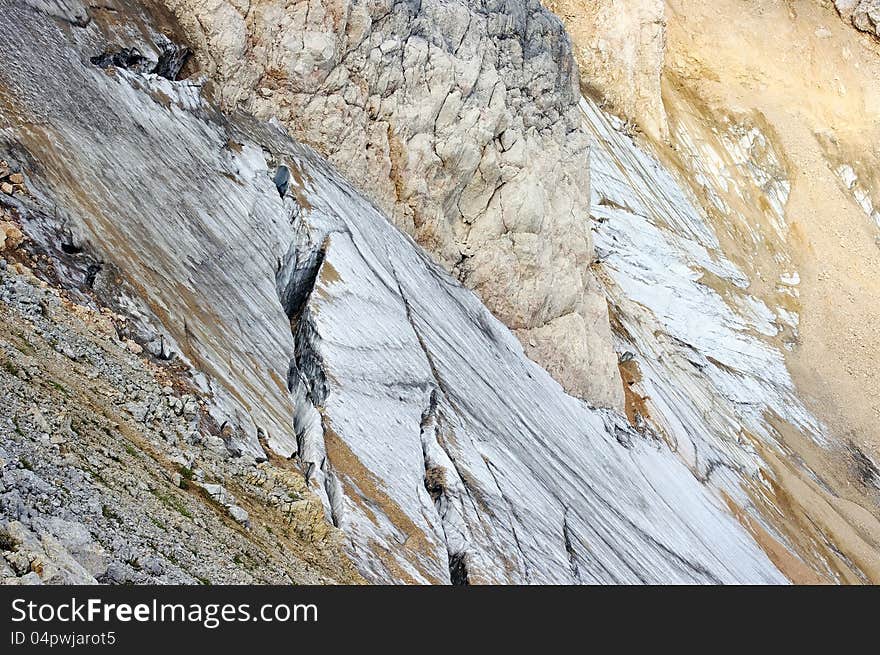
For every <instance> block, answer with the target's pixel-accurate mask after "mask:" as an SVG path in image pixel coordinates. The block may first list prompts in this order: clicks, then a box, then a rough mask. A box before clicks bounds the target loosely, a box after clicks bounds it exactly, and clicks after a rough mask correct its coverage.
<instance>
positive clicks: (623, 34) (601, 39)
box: [544, 0, 668, 140]
mask: <svg viewBox="0 0 880 655" xmlns="http://www.w3.org/2000/svg"><path fill="white" fill-rule="evenodd" d="M544 4H545V5H546V7H547V8H548V9H550V10H551V11H553V12H554V13H555V14H556V15H557V16H559V17H560V18H561V19H562V21H563V22H564V23H565V27H566V29H567V30H568V31H569V33H570V34H571V35H572V40H573V42H574V52H575V55H576V57H577V62H578V65H579V67H580V72H581V84H582V85H583V87H584V91H585V92H586V93H587V94H589V95H591V96H593V97H595V98H596V99H601V101H602V102H603V103H604V104H606V107H607V109H609V110H611V111H613V112H615V113H616V114H617V115H618V116H620V117H621V118H623V119H624V120H628V121H631V122H632V123H634V124H635V125H637V126H638V127H640V128H641V129H642V130H644V131H645V132H646V133H647V134H648V135H649V136H651V137H652V138H654V139H660V140H662V139H665V138H666V137H667V136H668V126H667V124H666V111H665V109H664V108H663V100H662V98H661V94H660V77H661V73H662V71H663V56H664V54H665V46H666V15H665V2H664V0H627V1H625V2H621V1H620V0H544Z"/></svg>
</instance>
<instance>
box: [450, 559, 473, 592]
mask: <svg viewBox="0 0 880 655" xmlns="http://www.w3.org/2000/svg"><path fill="white" fill-rule="evenodd" d="M467 559H468V557H467V553H455V554H454V555H450V556H449V579H450V581H451V582H452V584H453V585H454V586H468V585H470V579H469V578H468V564H467Z"/></svg>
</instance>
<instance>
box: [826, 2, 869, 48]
mask: <svg viewBox="0 0 880 655" xmlns="http://www.w3.org/2000/svg"><path fill="white" fill-rule="evenodd" d="M834 6H835V7H837V11H838V12H839V13H840V15H841V17H842V18H844V19H846V20H848V21H850V22H851V23H852V25H853V27H855V28H856V29H857V30H859V31H861V32H867V33H868V34H870V35H872V36H875V37H877V38H878V39H880V0H835V2H834Z"/></svg>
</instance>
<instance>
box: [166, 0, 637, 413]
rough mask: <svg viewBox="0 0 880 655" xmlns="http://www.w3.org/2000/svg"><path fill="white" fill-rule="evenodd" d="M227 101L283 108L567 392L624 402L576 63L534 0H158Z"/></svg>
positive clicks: (284, 118)
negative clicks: (596, 257) (163, 0)
mask: <svg viewBox="0 0 880 655" xmlns="http://www.w3.org/2000/svg"><path fill="white" fill-rule="evenodd" d="M167 4H168V5H169V6H170V7H171V8H172V9H173V10H174V11H175V13H176V14H177V16H178V17H179V18H180V20H181V23H182V24H183V25H184V26H185V27H186V28H187V32H188V37H189V39H190V41H191V42H192V43H193V44H194V45H195V49H196V56H197V58H198V59H199V61H200V64H201V66H202V68H203V70H205V71H206V72H207V73H208V74H210V76H211V78H212V80H213V81H214V82H215V92H216V94H217V97H218V99H219V100H220V103H221V105H222V106H223V107H225V108H239V107H242V108H245V109H247V110H248V111H251V112H253V113H255V114H256V115H257V116H258V117H261V118H269V117H276V118H278V119H279V120H280V121H281V122H282V123H283V124H284V125H285V126H287V127H288V128H289V129H290V130H291V132H292V134H293V135H294V136H295V137H297V138H298V139H300V140H301V141H303V142H304V143H307V144H309V145H311V146H313V147H315V148H316V149H317V150H318V151H319V152H321V153H322V154H324V155H326V156H327V157H328V159H329V160H330V162H331V163H332V164H334V165H335V166H336V167H337V168H338V169H339V170H341V171H342V172H343V173H344V174H345V175H346V176H347V177H348V178H349V179H350V180H351V181H352V182H353V183H354V185H355V186H356V187H357V188H359V189H361V190H363V191H365V192H367V194H368V195H369V196H370V197H371V198H372V199H373V200H374V201H375V202H376V203H377V204H378V206H379V207H380V208H381V209H383V210H385V211H386V212H387V213H388V214H389V215H391V216H392V217H393V220H394V222H395V223H396V224H397V225H398V226H399V227H401V228H402V229H403V230H405V231H406V232H407V233H409V234H410V235H412V236H413V237H414V238H415V239H416V241H418V242H419V244H421V245H422V246H423V247H425V248H426V249H427V250H428V251H429V252H430V253H432V254H433V255H434V256H435V258H436V259H437V261H439V262H440V263H441V264H442V265H443V266H444V268H446V270H447V271H450V272H452V273H453V274H454V275H456V276H457V277H458V279H459V280H461V281H462V282H463V283H464V284H465V286H467V287H469V288H471V289H473V290H475V291H476V292H477V294H478V295H479V296H480V298H481V299H482V300H483V301H484V302H485V303H486V305H487V306H488V307H489V309H490V310H491V311H492V312H493V313H494V314H495V315H496V316H497V317H498V318H500V319H501V320H502V321H503V322H504V323H505V324H506V325H507V326H508V327H510V328H511V329H512V330H514V332H515V334H516V335H517V336H518V337H519V339H520V342H521V343H522V344H523V347H524V348H525V349H526V352H527V353H528V355H529V356H530V357H532V358H533V359H534V360H535V361H537V362H538V363H540V364H542V365H543V366H545V367H546V368H547V369H548V370H549V371H550V372H551V374H552V375H553V376H554V377H555V378H556V379H557V380H559V381H560V382H561V383H562V384H563V386H564V387H565V388H566V390H567V391H569V392H570V393H573V394H574V395H577V396H579V397H582V398H585V399H587V400H588V401H590V402H592V403H594V404H597V405H601V406H611V407H618V408H621V407H622V406H623V392H622V387H621V383H620V378H619V375H618V373H617V370H616V361H615V357H614V354H613V352H612V347H611V337H610V330H609V327H608V317H607V308H606V305H605V302H604V300H603V299H602V296H601V294H600V293H599V291H598V288H597V285H596V284H595V281H594V279H593V275H592V273H591V271H590V263H591V261H592V259H593V245H592V240H591V236H590V231H589V222H588V216H589V202H588V194H587V193H586V190H587V189H588V188H589V169H588V166H587V156H588V151H589V147H588V141H587V138H586V136H585V134H584V132H583V130H582V129H581V127H580V124H579V118H578V112H577V100H578V97H579V95H580V91H579V89H578V75H577V67H576V64H575V62H574V59H573V57H572V54H571V45H570V42H569V39H568V36H567V34H566V33H565V31H564V29H563V28H562V25H561V24H560V23H559V21H558V20H557V19H556V18H555V17H554V16H552V15H551V14H550V13H549V12H547V11H546V10H545V9H544V8H543V7H542V6H541V4H540V2H538V1H537V0H516V1H510V0H507V1H500V0H481V1H480V2H464V1H460V0H459V1H453V2H446V1H440V0H428V1H425V2H415V1H412V0H409V1H397V2H394V1H392V0H380V1H373V2H366V1H363V0H354V1H350V0H308V1H299V2H272V1H264V0H257V1H254V2H245V3H241V2H226V1H225V0H168V2H167Z"/></svg>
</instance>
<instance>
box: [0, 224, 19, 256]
mask: <svg viewBox="0 0 880 655" xmlns="http://www.w3.org/2000/svg"><path fill="white" fill-rule="evenodd" d="M22 241H24V234H23V233H22V231H21V230H19V229H18V227H17V226H16V225H15V224H13V223H7V222H0V250H7V249H8V250H15V249H16V248H18V247H19V246H20V245H21V243H22Z"/></svg>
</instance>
